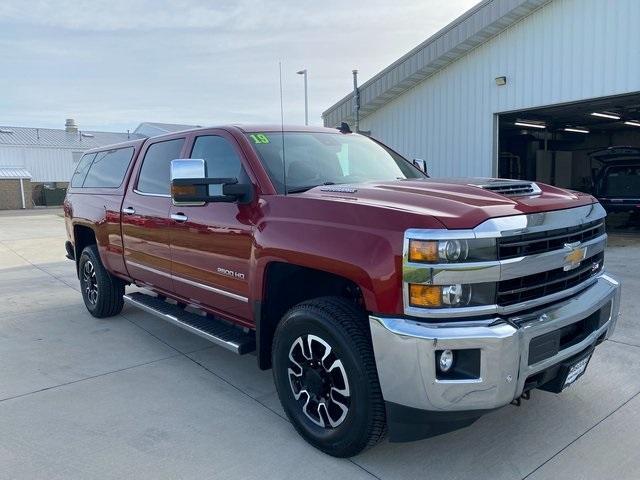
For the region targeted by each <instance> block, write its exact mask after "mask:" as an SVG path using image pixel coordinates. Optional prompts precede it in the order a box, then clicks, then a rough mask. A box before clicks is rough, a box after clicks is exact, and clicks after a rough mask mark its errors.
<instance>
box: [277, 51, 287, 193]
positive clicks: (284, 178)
mask: <svg viewBox="0 0 640 480" xmlns="http://www.w3.org/2000/svg"><path fill="white" fill-rule="evenodd" d="M278 70H279V73H280V135H281V137H282V185H283V187H284V194H285V195H286V194H287V162H286V160H285V153H284V105H283V102H282V62H278Z"/></svg>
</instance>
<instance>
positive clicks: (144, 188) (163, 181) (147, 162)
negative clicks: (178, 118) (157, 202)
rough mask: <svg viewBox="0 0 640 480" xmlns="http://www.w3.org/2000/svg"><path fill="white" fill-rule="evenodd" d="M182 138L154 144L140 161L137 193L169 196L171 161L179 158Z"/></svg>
mask: <svg viewBox="0 0 640 480" xmlns="http://www.w3.org/2000/svg"><path fill="white" fill-rule="evenodd" d="M183 143H184V138H177V139H175V140H167V141H166V142H158V143H154V144H153V145H151V146H150V147H149V149H148V150H147V153H146V154H145V156H144V160H143V161H142V168H140V176H139V177H138V191H140V192H141V193H153V194H157V195H158V194H160V195H169V181H170V179H169V176H170V169H171V160H175V159H176V158H180V151H181V150H182V144H183Z"/></svg>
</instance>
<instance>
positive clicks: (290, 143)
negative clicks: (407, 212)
mask: <svg viewBox="0 0 640 480" xmlns="http://www.w3.org/2000/svg"><path fill="white" fill-rule="evenodd" d="M282 135H283V134H282V133H280V132H267V133H259V132H256V133H248V134H247V138H248V139H249V141H250V142H251V144H252V145H253V146H254V148H255V149H256V151H257V152H258V155H259V156H260V158H261V160H262V163H263V164H264V166H265V168H266V170H267V172H268V173H269V176H270V177H271V181H272V182H273V184H274V186H275V188H276V190H277V191H278V192H279V193H284V183H285V182H284V178H283V160H282V153H283V143H284V157H285V160H286V164H287V166H286V172H287V178H286V186H287V193H296V192H303V191H305V190H308V189H310V188H313V187H316V186H318V185H339V184H345V183H361V182H370V181H390V180H397V179H406V178H425V175H424V174H423V173H422V172H421V171H420V170H418V169H417V168H415V167H414V166H413V165H412V164H411V163H409V162H408V161H407V160H405V159H404V158H402V157H401V156H400V155H398V154H396V153H394V152H392V151H391V150H389V149H387V148H385V147H383V146H382V145H380V144H378V143H376V142H374V141H373V140H371V139H369V138H367V137H364V136H362V135H356V134H342V133H321V132H284V142H283V138H282Z"/></svg>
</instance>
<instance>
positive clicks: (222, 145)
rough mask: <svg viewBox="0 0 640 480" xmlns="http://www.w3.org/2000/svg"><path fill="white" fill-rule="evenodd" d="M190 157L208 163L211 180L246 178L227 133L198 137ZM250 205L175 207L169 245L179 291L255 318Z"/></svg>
mask: <svg viewBox="0 0 640 480" xmlns="http://www.w3.org/2000/svg"><path fill="white" fill-rule="evenodd" d="M187 151H190V154H189V157H188V158H201V159H203V160H204V161H205V165H206V175H207V177H208V178H216V177H231V178H233V177H235V178H239V179H244V180H243V181H247V182H248V179H247V176H246V173H245V170H244V166H243V164H242V155H241V153H240V150H239V147H238V145H237V142H236V140H235V139H234V138H233V137H231V136H229V135H228V134H227V133H226V132H220V133H213V134H207V135H200V136H196V137H194V138H193V139H192V141H191V146H190V148H188V149H187ZM250 215H251V209H250V207H249V206H248V205H242V204H239V203H237V202H232V203H225V202H215V203H208V204H205V205H201V206H185V205H172V206H171V209H170V219H171V228H170V244H171V258H172V276H173V281H174V288H175V290H176V293H178V294H179V295H180V296H182V297H184V298H187V299H190V300H191V301H192V302H193V303H195V304H196V305H200V306H202V307H205V308H207V309H209V310H212V311H214V312H216V313H219V314H221V315H223V316H226V317H231V318H232V319H235V320H239V321H241V322H242V321H243V320H244V321H245V322H248V321H250V319H251V309H250V306H249V302H248V296H249V278H248V277H249V261H250V257H251V249H252V240H251V239H252V228H253V225H252V223H251V217H250Z"/></svg>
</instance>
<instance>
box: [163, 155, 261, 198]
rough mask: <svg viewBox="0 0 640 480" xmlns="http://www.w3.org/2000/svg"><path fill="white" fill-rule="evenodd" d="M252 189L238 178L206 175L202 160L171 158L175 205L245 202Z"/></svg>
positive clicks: (172, 191) (172, 192)
mask: <svg viewBox="0 0 640 480" xmlns="http://www.w3.org/2000/svg"><path fill="white" fill-rule="evenodd" d="M250 192H251V189H250V186H249V185H241V184H239V183H238V179H237V178H207V171H206V163H205V161H204V160H203V159H200V158H178V159H175V160H172V161H171V198H172V200H173V203H174V204H175V205H203V204H205V203H209V202H235V201H238V200H240V201H242V200H243V199H245V197H247V196H249V194H250Z"/></svg>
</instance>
